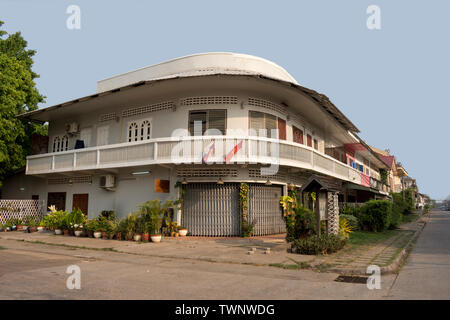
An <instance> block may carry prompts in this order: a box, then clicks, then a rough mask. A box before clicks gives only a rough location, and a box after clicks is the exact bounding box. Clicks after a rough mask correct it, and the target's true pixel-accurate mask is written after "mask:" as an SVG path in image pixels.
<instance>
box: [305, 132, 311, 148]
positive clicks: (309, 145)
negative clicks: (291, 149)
mask: <svg viewBox="0 0 450 320" xmlns="http://www.w3.org/2000/svg"><path fill="white" fill-rule="evenodd" d="M306 139H307V140H306V142H307V144H308V147H312V137H311V136H310V135H309V134H308V135H307V136H306Z"/></svg>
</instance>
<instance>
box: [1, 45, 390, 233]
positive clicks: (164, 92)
mask: <svg viewBox="0 0 450 320" xmlns="http://www.w3.org/2000/svg"><path fill="white" fill-rule="evenodd" d="M20 118H21V119H22V120H23V121H32V122H38V123H44V122H48V123H49V138H48V140H45V138H42V137H34V140H33V141H34V142H33V150H34V153H36V154H34V155H31V156H29V157H27V165H26V169H25V171H24V172H23V173H18V174H16V175H15V176H13V177H11V178H10V179H8V180H7V181H6V182H5V186H4V188H3V190H2V197H3V198H6V199H8V198H9V199H45V200H46V201H47V205H55V206H56V207H57V208H58V209H65V210H71V209H72V208H81V209H82V210H83V212H85V213H88V215H89V217H90V218H92V217H95V216H97V215H98V214H99V213H100V212H101V211H102V210H114V211H115V212H116V214H117V215H118V216H122V217H123V216H125V215H126V214H127V213H128V212H131V211H134V210H135V209H136V206H137V205H139V204H140V203H142V202H145V201H147V200H150V199H156V198H159V199H161V200H166V199H172V200H176V199H178V197H179V196H180V189H179V187H180V185H181V188H184V189H185V190H186V194H185V196H184V204H183V210H181V209H180V210H178V211H177V212H175V213H174V218H175V219H177V220H178V222H179V223H181V224H183V225H185V226H186V227H188V228H189V230H190V232H191V234H193V235H206V236H211V235H217V236H219V235H220V236H222V235H223V236H231V235H239V234H240V219H239V217H240V216H239V185H240V183H242V182H246V183H248V184H249V186H250V203H249V217H250V219H252V221H255V222H256V226H255V233H256V234H257V235H260V234H274V233H281V232H284V228H285V224H284V221H283V219H282V214H281V209H280V205H279V199H280V196H281V195H283V194H286V193H287V190H288V188H299V189H300V190H302V189H301V188H303V187H305V183H306V182H310V181H311V179H313V180H314V178H312V177H317V179H316V180H317V181H319V180H321V179H326V180H327V181H329V182H330V183H332V184H333V185H334V186H336V187H334V189H333V190H332V194H331V193H330V194H331V197H329V196H327V195H325V196H324V197H322V196H321V197H320V199H319V200H320V210H321V211H327V212H328V210H332V209H329V208H332V207H333V206H334V207H337V203H336V202H337V201H338V200H339V201H341V202H364V201H366V200H368V199H373V198H386V197H389V192H390V190H391V189H390V187H389V185H391V186H392V185H393V186H394V188H395V187H396V181H394V180H395V174H394V175H393V176H392V177H391V176H390V177H389V179H391V180H390V182H389V183H388V184H386V183H383V182H382V177H381V172H382V171H383V170H385V171H390V172H392V170H393V168H392V166H393V164H395V161H393V162H392V163H391V164H389V163H386V161H384V160H383V157H381V156H380V155H379V154H378V153H377V152H375V151H374V150H373V149H372V148H371V147H369V146H368V145H367V144H366V143H365V142H364V141H362V140H361V139H360V138H358V136H357V133H358V132H359V130H358V129H357V128H356V126H355V125H354V124H353V123H352V122H351V121H350V120H349V119H348V118H347V117H346V116H345V115H344V114H343V113H342V112H341V111H339V109H338V108H337V107H336V106H335V105H333V103H331V101H330V100H329V99H328V98H327V97H326V96H325V95H322V94H319V93H317V92H315V91H313V90H311V89H307V88H305V87H302V86H300V85H299V84H298V83H297V81H296V80H295V79H294V78H293V77H292V76H291V75H290V74H289V73H288V72H286V71H285V70H284V69H283V68H281V67H280V66H278V65H276V64H274V63H272V62H270V61H267V60H264V59H261V58H258V57H254V56H249V55H242V54H234V53H207V54H197V55H191V56H187V57H182V58H178V59H174V60H170V61H167V62H163V63H160V64H157V65H153V66H149V67H145V68H142V69H139V70H135V71H132V72H128V73H125V74H122V75H118V76H115V77H112V78H109V79H105V80H102V81H99V82H98V84H97V92H96V93H95V94H93V95H90V96H87V97H82V98H79V99H75V100H72V101H68V102H65V103H62V104H59V105H55V106H51V107H47V108H43V109H39V110H36V111H33V112H28V113H25V114H23V115H20ZM392 181H393V182H392ZM333 201H334V203H332V202H333ZM330 203H331V204H332V205H333V206H330ZM326 216H327V214H326V213H324V217H326Z"/></svg>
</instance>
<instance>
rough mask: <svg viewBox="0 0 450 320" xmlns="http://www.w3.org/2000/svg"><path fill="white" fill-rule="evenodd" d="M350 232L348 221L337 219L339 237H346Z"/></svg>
mask: <svg viewBox="0 0 450 320" xmlns="http://www.w3.org/2000/svg"><path fill="white" fill-rule="evenodd" d="M350 233H352V227H351V226H350V225H349V223H348V221H347V220H346V219H345V218H343V219H339V237H340V238H341V239H348V238H349V237H350Z"/></svg>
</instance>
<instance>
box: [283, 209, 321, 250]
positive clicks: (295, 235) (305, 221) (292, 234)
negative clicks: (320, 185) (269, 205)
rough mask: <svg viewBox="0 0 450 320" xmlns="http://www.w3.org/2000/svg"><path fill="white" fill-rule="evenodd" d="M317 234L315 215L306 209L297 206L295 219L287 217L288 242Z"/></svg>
mask: <svg viewBox="0 0 450 320" xmlns="http://www.w3.org/2000/svg"><path fill="white" fill-rule="evenodd" d="M314 233H315V215H314V214H313V212H312V211H311V210H309V209H307V208H305V207H302V206H297V207H296V208H295V212H294V216H293V217H290V216H288V217H286V240H287V241H288V242H291V241H294V240H296V239H300V238H305V237H309V236H311V235H313V234H314Z"/></svg>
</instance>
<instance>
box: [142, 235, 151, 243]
mask: <svg viewBox="0 0 450 320" xmlns="http://www.w3.org/2000/svg"><path fill="white" fill-rule="evenodd" d="M149 240H150V233H143V234H142V241H145V242H148V241H149Z"/></svg>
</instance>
